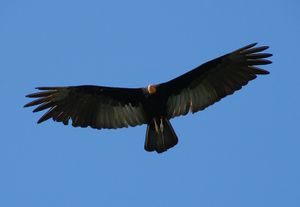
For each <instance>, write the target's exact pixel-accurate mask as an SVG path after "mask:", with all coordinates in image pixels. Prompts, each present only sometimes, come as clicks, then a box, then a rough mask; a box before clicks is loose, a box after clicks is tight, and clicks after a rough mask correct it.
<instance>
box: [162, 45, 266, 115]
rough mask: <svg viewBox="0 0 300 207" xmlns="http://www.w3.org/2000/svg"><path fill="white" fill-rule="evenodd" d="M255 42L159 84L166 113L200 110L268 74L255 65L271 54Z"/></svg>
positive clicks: (182, 113)
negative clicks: (164, 98) (164, 99)
mask: <svg viewBox="0 0 300 207" xmlns="http://www.w3.org/2000/svg"><path fill="white" fill-rule="evenodd" d="M255 45H256V43H254V44H250V45H247V46H245V47H243V48H241V49H238V50H236V51H234V52H231V53H229V54H227V55H224V56H222V57H219V58H217V59H214V60H211V61H209V62H207V63H205V64H203V65H200V66H198V67H197V68H195V69H194V70H191V71H189V72H187V73H185V74H183V75H182V76H179V77H177V78H175V79H173V80H170V81H168V82H165V83H163V84H161V85H159V86H158V87H159V90H161V91H163V93H164V94H168V96H169V97H168V99H167V117H168V118H173V117H175V116H180V115H185V114H187V113H188V112H189V111H191V112H192V113H195V112H197V111H200V110H203V109H205V108H206V107H208V106H209V105H212V104H213V103H215V102H217V101H219V100H220V99H222V98H223V97H225V96H227V95H230V94H233V93H234V92H235V91H237V90H239V89H241V88H242V86H244V85H246V84H247V83H248V82H249V81H250V80H253V79H255V78H256V76H257V75H264V74H269V72H268V71H266V70H263V69H260V68H258V67H256V65H266V64H270V63H271V61H269V60H266V59H264V58H268V57H270V56H272V54H269V53H261V52H262V51H264V50H266V49H268V47H267V46H261V47H254V46H255Z"/></svg>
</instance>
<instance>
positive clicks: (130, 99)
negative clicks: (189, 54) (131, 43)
mask: <svg viewBox="0 0 300 207" xmlns="http://www.w3.org/2000/svg"><path fill="white" fill-rule="evenodd" d="M255 45H256V43H254V44H250V45H247V46H245V47H243V48H241V49H238V50H236V51H233V52H231V53H229V54H226V55H224V56H221V57H219V58H216V59H214V60H211V61H209V62H206V63H204V64H202V65H200V66H198V67H196V68H195V69H193V70H191V71H189V72H187V73H185V74H183V75H181V76H179V77H177V78H175V79H172V80H170V81H167V82H164V83H161V84H156V85H149V86H148V87H145V88H114V87H104V86H92V85H83V86H67V87H37V88H36V89H38V90H40V91H41V92H37V93H32V94H29V95H27V97H29V98H35V100H33V101H32V102H30V103H28V104H26V105H25V107H29V106H37V107H36V108H35V109H34V110H33V112H38V111H42V110H45V109H48V111H47V112H46V113H45V114H44V115H43V116H42V117H41V118H40V119H39V120H38V123H41V122H43V121H46V120H48V119H50V118H52V119H53V120H54V121H57V122H62V123H64V124H65V125H67V124H68V123H69V121H70V120H71V121H72V126H74V127H88V126H90V127H92V128H96V129H115V128H122V127H128V126H137V125H141V124H147V132H146V140H145V150H147V151H157V152H158V153H160V152H164V151H166V150H167V149H169V148H171V147H173V146H174V145H176V144H177V142H178V138H177V136H176V134H175V132H174V130H173V128H172V126H171V124H170V122H169V119H171V118H174V117H176V116H180V115H186V114H187V113H188V112H192V113H195V112H197V111H200V110H203V109H205V108H206V107H208V106H210V105H212V104H213V103H215V102H217V101H219V100H220V99H222V98H223V97H225V96H227V95H230V94H233V93H234V92H235V91H237V90H239V89H241V88H242V86H244V85H246V84H247V83H248V82H249V81H250V80H253V79H255V78H256V76H257V75H265V74H269V72H268V71H266V70H263V69H261V68H258V67H257V66H258V65H266V64H270V63H271V61H270V60H267V59H265V58H268V57H270V56H272V55H271V54H269V53H262V51H264V50H266V49H268V47H267V46H261V47H255Z"/></svg>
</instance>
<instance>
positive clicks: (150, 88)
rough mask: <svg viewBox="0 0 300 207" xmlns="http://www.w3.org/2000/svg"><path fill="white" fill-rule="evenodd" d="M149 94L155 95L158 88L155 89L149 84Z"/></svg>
mask: <svg viewBox="0 0 300 207" xmlns="http://www.w3.org/2000/svg"><path fill="white" fill-rule="evenodd" d="M147 92H148V93H149V94H153V93H155V92H156V87H155V86H154V85H151V84H149V85H148V86H147Z"/></svg>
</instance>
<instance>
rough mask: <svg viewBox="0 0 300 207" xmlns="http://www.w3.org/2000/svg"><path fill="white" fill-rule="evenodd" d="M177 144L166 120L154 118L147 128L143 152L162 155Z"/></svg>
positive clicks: (170, 126)
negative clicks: (153, 152)
mask: <svg viewBox="0 0 300 207" xmlns="http://www.w3.org/2000/svg"><path fill="white" fill-rule="evenodd" d="M177 143H178V138H177V135H176V134H175V132H174V130H173V127H172V125H171V123H170V122H169V120H168V119H166V118H160V119H158V118H154V119H153V120H152V121H151V122H150V123H149V124H148V126H147V131H146V140H145V150H146V151H149V152H151V151H156V152H157V153H162V152H164V151H167V150H168V149H169V148H171V147H173V146H175V145H176V144H177Z"/></svg>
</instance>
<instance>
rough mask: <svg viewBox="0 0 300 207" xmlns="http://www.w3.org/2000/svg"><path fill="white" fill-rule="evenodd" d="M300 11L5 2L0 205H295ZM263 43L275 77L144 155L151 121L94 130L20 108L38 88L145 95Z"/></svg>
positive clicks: (190, 122) (216, 4) (158, 2)
mask: <svg viewBox="0 0 300 207" xmlns="http://www.w3.org/2000/svg"><path fill="white" fill-rule="evenodd" d="M299 9H300V3H299V1H297V0H288V1H283V0H282V1H278V0H277V1H276V0H269V1H262V0H252V1H221V0H220V1H213V0H203V1H196V0H190V1H189V0H185V1H179V0H151V1H141V0H126V1H121V0H119V1H117V0H106V1H104V0H100V1H96V0H85V1H83V0H82V1H74V0H51V1H41V0H27V1H21V0H2V1H0V70H1V75H0V89H1V107H0V112H1V120H0V127H1V130H0V133H1V134H0V135H1V137H0V166H1V170H0V206H3V207H11V206H14V207H15V206H16V207H19V206H30V207H48V206H49V207H60V206H61V207H66V206H70V207H80V206H89V207H94V206H107V207H110V206H133V207H135V206H145V207H152V206H155V207H160V206H174V207H175V206H176V207H177V206H205V207H222V206H229V207H241V206H242V207H253V206H255V207H266V206H272V207H282V206H288V207H299V206H300V187H299V186H300V165H299V164H300V150H299V148H300V133H299V123H300V122H299V120H300V118H299V117H300V112H299V106H300V97H299V89H300V87H299V83H300V81H299V76H300V68H299V63H298V60H299V47H300V40H299V37H300V24H299V22H300V12H299ZM252 42H259V43H260V44H262V45H270V46H271V47H270V49H269V50H268V52H271V53H273V54H274V56H273V57H272V58H271V59H272V61H273V64H272V65H268V66H266V67H264V68H265V69H267V70H269V71H270V72H271V74H270V75H268V76H261V77H259V78H258V79H256V80H254V81H252V82H251V83H250V84H249V85H247V86H246V87H245V88H243V90H241V91H239V92H237V93H235V94H234V95H233V96H229V97H226V98H225V99H223V100H222V101H221V102H218V103H217V104H215V105H213V106H211V107H209V108H207V109H206V110H204V111H202V112H200V113H197V114H194V115H189V116H185V117H180V118H177V119H175V120H171V122H172V124H173V126H174V129H175V131H176V133H177V135H178V137H179V143H178V145H176V146H175V147H174V148H172V149H170V150H168V151H167V152H166V153H163V154H157V153H149V152H146V151H144V147H143V146H144V137H145V130H146V126H139V127H135V128H127V129H119V130H94V129H91V128H86V129H81V128H73V127H71V126H67V127H66V126H64V125H63V124H60V123H55V122H53V121H51V120H50V121H48V122H45V123H43V124H41V125H37V124H36V121H37V119H38V118H39V117H40V116H41V115H42V113H39V114H32V113H31V109H27V108H26V109H24V108H23V107H22V106H23V105H24V104H25V103H26V102H28V101H29V99H28V98H25V95H26V94H28V93H31V92H34V87H36V86H67V85H81V84H95V85H108V86H121V87H122V86H123V87H140V86H146V85H147V84H149V83H159V82H162V81H167V80H169V79H171V78H174V77H176V76H178V75H181V74H182V73H184V72H186V71H188V70H190V69H192V68H194V67H196V66H197V65H199V64H201V63H203V62H205V61H208V60H210V59H213V58H216V57H218V56H220V55H223V54H225V53H227V52H230V51H232V50H235V49H237V48H239V47H242V46H244V45H246V44H249V43H252Z"/></svg>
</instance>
